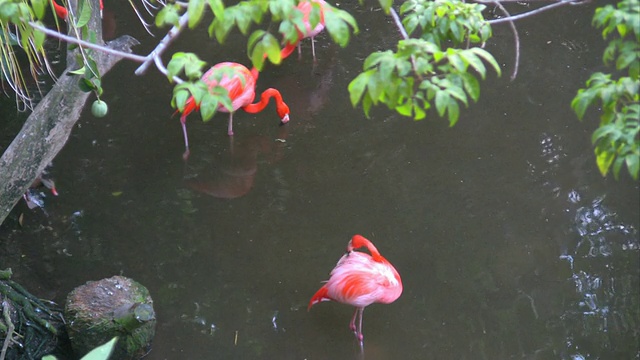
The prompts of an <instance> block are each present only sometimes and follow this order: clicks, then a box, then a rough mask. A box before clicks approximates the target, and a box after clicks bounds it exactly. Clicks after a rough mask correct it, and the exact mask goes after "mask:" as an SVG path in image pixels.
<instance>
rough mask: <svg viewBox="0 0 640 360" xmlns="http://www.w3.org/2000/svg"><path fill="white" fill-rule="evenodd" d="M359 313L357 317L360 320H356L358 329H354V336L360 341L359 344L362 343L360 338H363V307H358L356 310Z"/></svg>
mask: <svg viewBox="0 0 640 360" xmlns="http://www.w3.org/2000/svg"><path fill="white" fill-rule="evenodd" d="M356 311H357V312H358V314H359V318H360V320H359V321H358V330H357V331H356V338H358V341H360V344H362V340H364V335H362V315H363V313H364V308H363V307H361V308H358V309H357V310H356Z"/></svg>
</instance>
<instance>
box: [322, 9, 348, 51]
mask: <svg viewBox="0 0 640 360" xmlns="http://www.w3.org/2000/svg"><path fill="white" fill-rule="evenodd" d="M324 24H325V27H326V29H327V32H329V35H331V38H332V39H333V41H334V42H335V43H337V44H338V45H340V46H341V47H345V46H347V44H348V43H349V27H348V26H347V24H346V23H345V21H344V20H343V19H341V18H340V16H338V14H337V13H336V12H335V11H325V12H324Z"/></svg>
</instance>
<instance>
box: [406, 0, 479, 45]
mask: <svg viewBox="0 0 640 360" xmlns="http://www.w3.org/2000/svg"><path fill="white" fill-rule="evenodd" d="M484 9H485V6H484V5H480V4H467V3H464V2H460V1H443V0H436V1H427V0H409V1H407V2H405V3H404V4H402V7H401V8H400V13H401V14H404V15H405V17H404V19H403V20H402V24H403V25H404V27H405V29H406V30H407V33H409V34H413V33H414V32H416V30H420V32H419V37H420V38H421V39H424V40H426V41H429V42H432V43H434V44H436V45H438V46H441V45H442V43H443V42H444V41H452V42H453V45H454V46H459V45H461V44H463V43H464V42H466V41H467V40H468V41H469V42H471V43H483V42H485V41H487V40H488V39H489V38H490V37H491V27H490V26H489V24H488V23H487V22H486V21H485V20H484V17H483V16H482V10H484Z"/></svg>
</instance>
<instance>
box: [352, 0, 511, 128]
mask: <svg viewBox="0 0 640 360" xmlns="http://www.w3.org/2000/svg"><path fill="white" fill-rule="evenodd" d="M483 9H484V6H482V5H477V4H465V3H463V2H461V1H457V0H455V1H435V2H432V1H420V0H409V1H407V2H405V3H404V4H403V6H402V8H401V13H403V14H406V17H405V18H404V20H403V26H404V27H405V28H406V30H407V32H408V33H410V34H413V33H414V32H416V31H417V30H420V31H418V32H419V35H420V38H418V39H415V38H410V39H406V40H402V41H399V42H398V49H397V51H396V52H392V51H390V50H388V51H384V52H375V53H373V54H371V55H369V57H367V59H366V60H365V62H364V65H363V70H364V72H363V73H361V74H360V75H358V76H357V77H356V78H355V79H354V80H353V81H352V82H351V83H350V84H349V93H350V96H351V102H352V104H353V105H354V106H356V105H357V104H358V103H360V102H362V106H363V109H364V112H365V114H366V115H367V116H368V115H369V111H370V109H371V106H372V105H377V104H378V103H383V104H385V105H387V107H388V108H389V109H392V110H395V111H396V112H398V113H399V114H401V115H403V116H410V117H413V118H414V119H415V120H421V119H424V118H425V117H426V111H427V110H428V109H430V108H431V107H432V105H435V109H436V111H437V113H438V115H439V116H441V117H444V116H445V115H446V116H447V117H448V119H449V124H450V125H451V126H453V125H455V124H456V122H457V121H458V119H459V117H460V104H463V105H464V106H468V105H469V98H471V100H473V101H478V99H479V97H480V85H479V82H478V79H477V76H478V75H479V76H480V77H481V78H482V79H484V78H485V77H486V75H487V69H486V66H485V63H487V64H489V65H490V66H491V67H492V68H493V69H494V70H495V71H496V73H498V74H500V66H499V65H498V63H497V62H496V60H495V59H494V58H493V56H492V55H491V54H490V53H488V52H487V51H485V50H483V49H481V48H479V47H472V48H468V49H460V48H454V47H450V48H443V44H445V43H447V42H450V43H451V44H453V45H460V44H462V43H464V42H466V40H468V41H469V42H473V43H476V42H484V41H486V40H487V39H488V38H489V36H490V35H491V28H490V26H489V24H488V23H486V22H485V21H484V19H483V18H482V14H481V11H482V10H483ZM471 70H473V71H471Z"/></svg>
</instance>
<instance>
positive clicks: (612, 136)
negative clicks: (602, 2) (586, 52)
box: [571, 0, 640, 179]
mask: <svg viewBox="0 0 640 360" xmlns="http://www.w3.org/2000/svg"><path fill="white" fill-rule="evenodd" d="M638 19H640V3H639V2H638V0H624V1H621V2H620V3H618V4H617V7H614V6H612V5H607V6H605V7H601V8H598V9H597V10H596V12H595V15H594V17H593V25H594V26H596V27H598V28H602V36H603V37H604V38H605V39H607V38H608V37H609V36H615V38H614V39H613V40H611V41H610V42H609V44H608V46H607V47H606V49H605V51H604V55H603V60H604V63H605V64H606V65H611V64H612V63H615V68H616V70H617V71H618V72H619V73H621V74H625V72H626V75H627V76H620V77H618V78H614V76H613V75H610V74H603V73H600V72H598V73H595V74H593V75H591V77H590V78H589V80H587V83H586V86H587V87H586V88H584V89H580V90H578V94H577V95H576V97H575V98H574V99H573V101H572V102H571V107H572V108H573V110H574V111H575V113H576V114H577V115H578V118H579V119H580V120H582V118H583V117H584V115H585V113H586V111H587V109H588V108H589V107H590V106H592V105H594V104H595V103H597V102H600V103H601V109H602V114H601V116H600V127H599V128H598V129H597V130H596V131H595V132H594V133H593V136H592V138H591V139H592V142H593V144H594V145H595V154H596V162H597V164H598V168H599V169H600V172H601V173H602V175H603V176H605V175H607V173H608V172H609V170H610V169H611V168H613V174H614V176H615V177H616V178H618V176H619V174H620V169H621V168H622V165H624V164H626V165H627V170H628V171H629V174H630V175H631V176H632V177H633V178H634V179H638V174H639V172H640V171H639V170H640V135H639V134H640V96H639V95H638V90H639V89H640V80H639V73H640V62H639V61H638V60H639V58H640V21H638Z"/></svg>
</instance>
